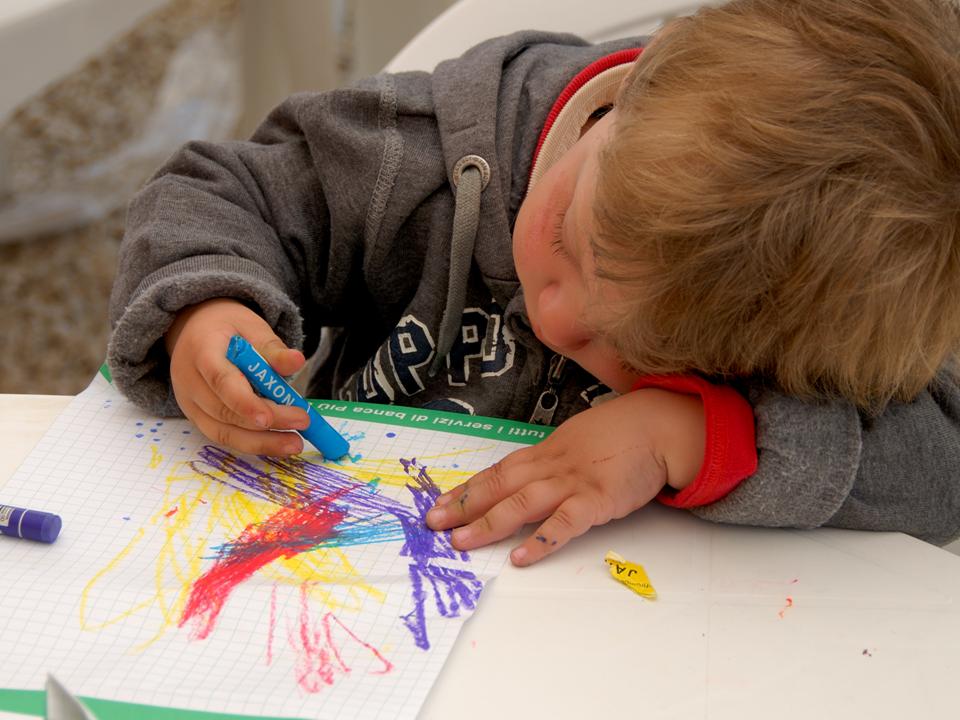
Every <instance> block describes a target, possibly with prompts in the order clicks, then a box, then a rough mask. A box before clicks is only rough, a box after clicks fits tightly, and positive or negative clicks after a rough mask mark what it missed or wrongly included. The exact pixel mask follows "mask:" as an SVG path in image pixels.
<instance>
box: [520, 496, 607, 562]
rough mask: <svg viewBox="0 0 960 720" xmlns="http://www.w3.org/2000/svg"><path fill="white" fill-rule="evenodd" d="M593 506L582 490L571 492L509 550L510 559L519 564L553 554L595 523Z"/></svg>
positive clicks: (535, 560)
mask: <svg viewBox="0 0 960 720" xmlns="http://www.w3.org/2000/svg"><path fill="white" fill-rule="evenodd" d="M592 510H593V505H592V503H591V501H590V499H589V497H588V496H587V495H585V494H583V493H577V494H575V495H571V496H570V497H568V498H567V499H566V500H564V501H563V502H562V503H560V505H559V507H557V509H556V510H554V512H553V514H552V515H550V517H548V518H547V519H546V520H545V521H544V522H543V523H542V524H541V525H540V527H538V528H537V529H536V531H535V532H534V533H533V534H532V535H530V536H529V537H528V538H527V539H526V540H524V541H523V542H522V543H520V545H518V546H517V547H515V548H514V549H513V550H512V551H511V552H510V562H512V563H513V564H514V565H518V566H520V567H523V566H525V565H532V564H533V563H535V562H537V561H538V560H542V559H543V558H544V557H545V556H547V555H550V554H551V553H555V552H556V551H557V550H559V549H560V548H562V547H563V546H564V545H566V544H567V543H568V542H570V541H571V540H572V539H573V538H575V537H577V536H579V535H583V534H584V533H585V532H586V531H587V530H589V529H590V528H591V527H593V525H594V524H595V523H594V521H593V513H592Z"/></svg>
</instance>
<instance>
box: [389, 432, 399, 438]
mask: <svg viewBox="0 0 960 720" xmlns="http://www.w3.org/2000/svg"><path fill="white" fill-rule="evenodd" d="M396 436H397V434H396V433H395V432H388V433H387V437H396Z"/></svg>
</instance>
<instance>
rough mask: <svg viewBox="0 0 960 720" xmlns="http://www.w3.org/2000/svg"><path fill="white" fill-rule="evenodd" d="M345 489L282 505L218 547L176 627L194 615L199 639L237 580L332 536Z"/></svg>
mask: <svg viewBox="0 0 960 720" xmlns="http://www.w3.org/2000/svg"><path fill="white" fill-rule="evenodd" d="M344 492H346V490H339V491H337V492H336V493H333V494H332V495H330V496H328V497H325V498H322V499H320V500H318V501H317V502H315V503H312V504H311V505H309V506H307V507H305V508H297V507H286V508H283V509H282V510H279V511H278V512H276V513H274V514H273V515H272V516H271V517H269V518H268V519H267V520H266V521H264V522H262V523H253V524H251V525H248V526H247V527H246V528H244V530H243V532H242V533H240V537H238V538H237V540H236V541H234V542H233V543H230V545H229V546H228V549H226V550H222V551H221V557H220V558H219V559H218V560H217V561H216V563H214V565H213V567H212V568H210V569H209V570H207V572H205V573H204V574H203V575H201V576H200V577H199V578H198V579H197V580H196V582H194V584H193V588H192V590H191V591H190V597H189V598H188V599H187V604H186V607H184V609H183V615H182V616H181V617H180V622H179V626H180V627H183V626H184V625H185V624H186V623H187V621H189V620H190V619H191V618H196V627H195V629H194V631H193V634H192V635H193V638H194V639H196V640H203V639H204V638H206V637H207V636H208V635H209V634H210V631H211V630H213V626H214V623H215V622H216V620H217V616H218V615H219V614H220V611H221V610H222V609H223V605H224V603H225V602H226V600H227V597H228V596H229V595H230V593H231V592H233V589H234V588H235V587H236V586H237V585H239V584H240V583H242V582H243V581H244V580H246V579H247V578H249V577H250V576H251V575H253V574H254V573H255V572H257V570H259V569H260V568H262V567H264V566H266V565H269V564H270V563H272V562H273V561H274V560H278V559H280V558H292V557H294V556H296V555H299V554H300V553H302V552H306V551H308V550H312V549H313V548H315V547H316V546H317V545H318V544H319V543H320V542H322V541H323V540H326V539H328V538H330V537H332V536H333V534H334V528H335V527H336V526H337V523H339V522H340V521H341V520H342V519H343V517H344V515H345V514H346V513H345V512H343V511H340V510H336V509H334V508H333V507H332V506H331V502H332V501H333V500H334V499H335V498H336V497H337V496H339V495H343V494H344Z"/></svg>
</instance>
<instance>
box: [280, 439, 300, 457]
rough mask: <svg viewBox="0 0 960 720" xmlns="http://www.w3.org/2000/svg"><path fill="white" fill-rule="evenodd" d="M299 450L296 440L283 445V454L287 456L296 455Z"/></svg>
mask: <svg viewBox="0 0 960 720" xmlns="http://www.w3.org/2000/svg"><path fill="white" fill-rule="evenodd" d="M300 450H301V446H300V443H298V442H297V441H296V440H293V441H291V442H286V443H284V444H283V452H284V453H286V454H287V455H296V454H297V453H298V452H300Z"/></svg>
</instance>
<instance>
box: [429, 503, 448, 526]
mask: <svg viewBox="0 0 960 720" xmlns="http://www.w3.org/2000/svg"><path fill="white" fill-rule="evenodd" d="M446 515H447V511H446V510H444V509H443V508H438V507H435V508H433V509H431V510H428V511H427V520H429V521H430V522H432V523H441V522H443V521H444V519H445V518H446Z"/></svg>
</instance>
